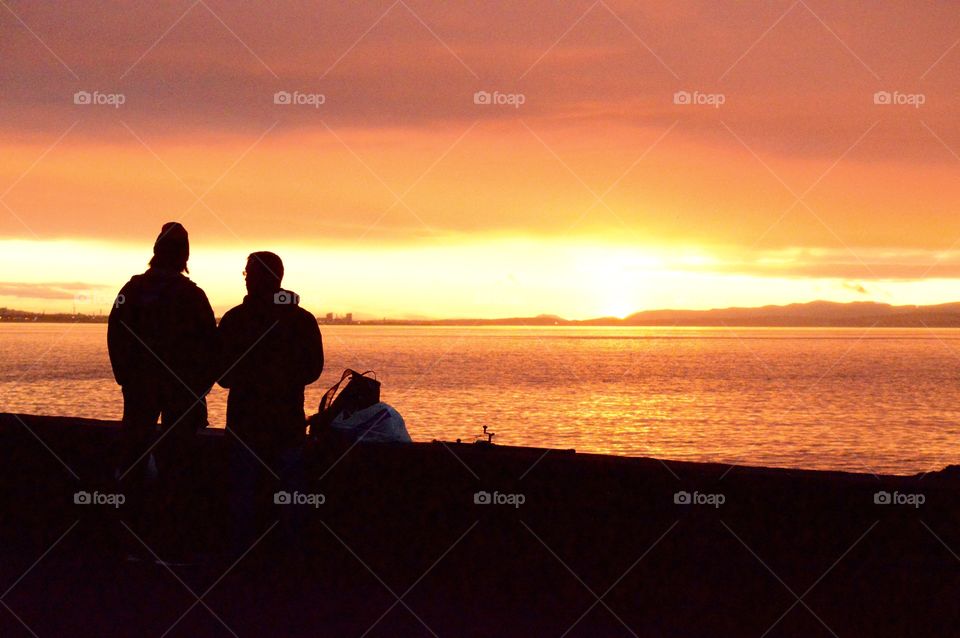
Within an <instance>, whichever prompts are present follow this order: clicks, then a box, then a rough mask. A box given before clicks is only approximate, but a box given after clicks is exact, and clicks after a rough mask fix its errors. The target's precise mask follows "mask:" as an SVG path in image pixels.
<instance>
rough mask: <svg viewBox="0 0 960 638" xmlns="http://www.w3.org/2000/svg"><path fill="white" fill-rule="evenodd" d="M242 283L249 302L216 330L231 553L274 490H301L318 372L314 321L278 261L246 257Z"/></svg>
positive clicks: (264, 255)
mask: <svg viewBox="0 0 960 638" xmlns="http://www.w3.org/2000/svg"><path fill="white" fill-rule="evenodd" d="M244 276H245V277H246V286H247V296H246V297H244V299H243V303H242V304H240V305H239V306H237V307H235V308H233V309H231V310H229V311H228V312H227V313H226V314H224V315H223V318H222V319H221V320H220V327H219V329H218V332H219V335H220V343H221V347H222V351H221V357H222V359H221V370H222V372H221V377H220V379H219V383H220V385H222V386H223V387H225V388H229V389H230V395H229V397H228V399H227V438H228V444H229V445H230V448H229V458H230V461H229V464H230V477H229V479H228V480H229V483H230V498H229V500H230V507H231V512H232V518H233V525H232V532H233V534H232V536H233V542H234V550H237V551H244V550H246V549H247V547H246V546H245V545H247V544H248V543H249V542H252V540H253V538H252V536H253V534H254V531H255V530H254V525H255V518H256V514H257V513H258V512H260V513H262V512H263V511H264V508H265V507H266V505H267V504H268V503H269V502H275V501H274V499H273V494H274V493H276V492H277V488H278V487H279V489H280V490H284V491H287V492H291V493H292V492H293V491H294V490H296V489H297V488H298V486H300V485H301V484H302V447H303V443H304V440H305V438H306V416H305V413H304V409H303V400H304V398H303V390H304V387H305V386H307V385H309V384H311V383H313V382H314V381H316V380H317V379H318V378H319V377H320V373H321V372H322V371H323V342H322V340H321V336H320V328H319V326H318V325H317V319H316V317H314V316H313V315H312V314H310V313H309V312H307V311H306V310H304V309H302V308H301V307H300V306H299V305H298V304H299V298H298V296H297V295H296V293H293V292H291V291H289V290H284V289H282V288H281V287H280V283H281V281H282V279H283V262H282V261H281V260H280V257H278V256H277V255H275V254H274V253H270V252H256V253H253V254H251V255H250V256H249V257H248V258H247V267H246V271H245V272H244ZM271 478H273V479H277V480H279V485H278V484H277V483H275V482H273V481H271ZM271 486H272V488H273V489H271ZM290 510H291V508H286V510H285V511H284V512H281V516H285V515H286V514H289V513H291V512H290ZM286 527H287V528H288V529H289V526H286Z"/></svg>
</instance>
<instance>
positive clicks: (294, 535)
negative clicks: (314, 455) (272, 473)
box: [274, 445, 319, 554]
mask: <svg viewBox="0 0 960 638" xmlns="http://www.w3.org/2000/svg"><path fill="white" fill-rule="evenodd" d="M276 471H277V475H278V476H279V477H280V481H279V485H280V491H281V492H284V493H286V494H289V495H291V498H292V497H293V495H295V494H301V495H306V496H307V497H308V498H309V497H314V498H319V495H315V494H309V495H307V494H306V492H307V480H306V471H305V467H304V450H303V446H302V445H298V446H295V447H290V448H286V449H284V450H282V451H281V452H280V453H279V454H278V455H277V463H276ZM274 502H275V503H276V502H277V501H276V500H275V501H274ZM277 506H278V507H279V509H280V511H279V520H280V535H281V537H282V539H283V547H284V549H285V550H287V551H289V552H291V553H293V554H296V553H299V552H300V551H302V549H303V542H304V539H303V534H304V530H305V523H306V517H307V514H308V508H310V507H312V505H310V504H296V503H292V502H291V503H288V504H280V503H278V504H277Z"/></svg>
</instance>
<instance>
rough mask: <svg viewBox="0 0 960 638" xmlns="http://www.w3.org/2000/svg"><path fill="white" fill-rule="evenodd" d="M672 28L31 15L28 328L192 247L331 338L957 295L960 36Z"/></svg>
mask: <svg viewBox="0 0 960 638" xmlns="http://www.w3.org/2000/svg"><path fill="white" fill-rule="evenodd" d="M661 4H662V3H652V2H651V3H635V2H630V3H628V2H612V1H611V2H606V1H600V2H591V1H590V0H587V1H584V2H559V3H555V2H527V3H514V2H490V3H477V4H476V5H473V6H470V7H461V6H459V5H456V3H444V2H420V1H416V0H402V1H401V0H398V1H397V2H393V3H391V2H389V1H388V2H377V3H359V4H354V3H350V4H349V5H346V4H345V5H343V6H336V5H325V6H322V7H318V6H314V5H313V4H312V3H302V2H272V3H269V4H265V5H264V6H259V5H251V4H249V3H243V4H242V5H238V4H237V3H228V2H223V1H215V0H202V1H200V2H196V3H192V2H190V1H189V0H188V1H186V2H183V3H171V4H170V5H165V6H163V7H152V8H148V7H139V6H133V5H127V4H126V3H124V4H122V5H120V4H114V3H105V4H98V5H95V6H90V5H89V4H87V3H79V2H77V3H74V2H66V3H56V5H55V6H54V5H52V4H51V5H48V4H46V3H28V2H13V1H10V0H4V2H3V3H0V56H2V60H3V63H2V65H0V139H2V148H3V153H2V154H0V305H4V306H11V307H17V308H26V309H34V310H41V309H46V310H50V311H54V310H63V309H69V308H71V307H73V305H74V303H75V300H77V299H79V301H80V305H79V306H78V308H77V309H78V310H86V311H91V310H95V309H100V308H106V307H107V306H105V305H104V304H105V303H106V302H107V301H108V300H109V298H110V295H112V294H113V292H114V291H115V290H116V289H117V288H119V286H120V285H121V284H122V283H123V282H124V281H125V280H126V278H127V277H128V276H129V275H130V274H133V273H134V272H137V271H140V270H142V269H143V268H144V266H145V262H146V261H147V259H148V258H149V256H150V246H151V245H152V242H153V238H154V237H155V235H156V233H157V232H158V230H159V227H160V225H161V224H162V223H163V222H165V221H168V220H171V219H178V220H180V221H182V222H183V223H184V225H185V226H186V227H187V228H188V230H189V231H190V233H191V239H192V245H193V259H192V261H191V276H192V278H193V279H194V280H195V281H197V282H198V283H199V284H200V285H201V286H202V287H203V288H205V289H206V290H207V292H208V294H209V296H210V297H211V301H212V302H213V303H214V305H215V307H217V309H218V310H221V311H222V310H223V309H226V308H228V307H230V306H231V305H233V304H234V303H236V302H237V301H238V300H239V298H240V296H241V295H242V292H243V288H242V278H241V277H240V272H241V271H242V269H243V259H244V256H245V255H246V254H247V253H248V252H250V251H253V250H265V249H266V250H275V251H276V252H278V253H280V254H281V256H283V257H284V258H285V260H286V261H287V272H288V279H287V281H286V282H285V283H287V284H288V285H289V286H290V287H292V288H294V289H297V290H298V291H299V292H300V293H301V295H302V296H303V303H304V305H305V306H307V307H308V308H310V309H311V310H314V311H315V312H317V313H322V312H327V311H334V312H347V311H353V312H355V313H359V314H365V315H370V316H384V315H386V316H434V317H436V316H477V317H490V316H504V315H516V314H522V315H529V314H538V313H554V314H560V315H564V316H567V317H590V316H597V315H605V314H615V315H623V314H626V313H629V312H632V311H634V310H640V309H647V308H656V307H687V308H703V307H714V306H727V305H761V304H766V303H789V302H793V301H807V300H811V299H815V298H824V299H834V300H839V301H844V300H864V299H872V300H876V301H884V302H889V303H937V302H943V301H954V300H957V299H960V294H958V293H957V291H958V290H960V285H958V284H960V282H958V281H956V279H957V278H960V243H958V240H960V216H958V215H956V214H955V212H956V211H955V207H956V204H957V202H958V201H960V181H958V175H960V172H958V171H960V155H958V153H960V118H958V117H957V115H958V108H957V97H956V96H957V88H958V80H960V46H957V43H958V40H960V26H957V25H958V24H960V21H958V20H957V17H958V13H960V9H957V8H956V7H954V6H951V5H950V4H949V3H937V4H925V5H923V6H920V5H916V6H915V5H914V4H912V3H911V4H910V5H904V6H900V5H897V6H877V3H867V2H864V3H859V4H854V3H842V6H838V5H837V3H828V2H824V1H813V0H811V1H801V2H789V1H787V2H709V3H708V2H697V3H693V2H680V3H670V6H669V7H664V6H660V5H661ZM78 91H85V92H88V93H90V94H91V95H93V98H92V100H96V99H97V98H98V97H99V98H100V99H101V100H104V101H106V102H107V103H103V104H75V100H74V94H75V93H76V92H78ZM278 91H285V92H288V93H290V94H295V93H300V94H302V95H308V96H313V95H322V96H323V98H322V104H311V103H305V104H276V103H275V102H274V95H275V93H276V92H278ZM477 91H486V92H488V93H491V94H493V93H494V92H499V94H503V95H504V96H521V97H519V98H517V97H502V99H503V100H504V101H505V102H506V103H502V104H482V103H481V104H477V103H476V102H475V93H476V92H477ZM678 91H680V92H684V91H685V92H687V93H689V94H690V95H691V96H692V97H691V101H698V100H699V101H701V102H704V103H700V104H683V103H676V101H677V100H675V94H676V93H677V92H678ZM878 91H884V92H887V93H889V94H890V96H891V99H890V101H891V102H895V103H893V104H884V103H879V104H878V103H876V101H875V93H876V92H878ZM95 92H96V94H95ZM114 95H120V96H122V97H121V98H119V100H122V104H120V105H118V106H117V105H115V102H117V101H118V99H117V98H114V97H111V96H114ZM294 99H296V98H294ZM303 99H304V100H305V101H307V102H309V101H310V100H311V99H313V98H303ZM884 99H885V98H884V97H880V98H879V100H880V102H883V101H884ZM318 101H319V100H317V99H313V102H318ZM679 101H680V102H682V101H683V99H682V97H681V98H679ZM518 102H521V103H519V104H518ZM718 102H722V103H720V104H717V103H718ZM896 102H900V103H896ZM78 295H79V297H78ZM89 299H92V300H94V301H93V302H88V301H87V300H89Z"/></svg>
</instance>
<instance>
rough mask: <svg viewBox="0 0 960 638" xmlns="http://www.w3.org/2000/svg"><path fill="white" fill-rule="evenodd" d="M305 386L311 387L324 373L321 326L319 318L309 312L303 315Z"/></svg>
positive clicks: (303, 370)
mask: <svg viewBox="0 0 960 638" xmlns="http://www.w3.org/2000/svg"><path fill="white" fill-rule="evenodd" d="M302 317H303V333H302V334H303V338H302V346H303V351H302V352H303V355H304V358H303V368H302V372H303V377H302V379H301V381H302V382H303V385H310V384H311V383H313V382H314V381H316V380H317V379H319V378H320V373H322V372H323V337H322V335H321V334H320V326H319V325H317V318H316V317H314V316H313V315H312V314H310V313H309V312H306V311H304V313H303V315H302Z"/></svg>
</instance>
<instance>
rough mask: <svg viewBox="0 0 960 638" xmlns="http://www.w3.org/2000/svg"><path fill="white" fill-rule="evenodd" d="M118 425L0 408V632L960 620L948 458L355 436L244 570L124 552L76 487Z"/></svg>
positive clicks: (215, 454)
mask: <svg viewBox="0 0 960 638" xmlns="http://www.w3.org/2000/svg"><path fill="white" fill-rule="evenodd" d="M116 436H117V424H116V423H114V422H106V421H92V420H82V419H70V418H56V417H37V416H26V415H19V416H18V415H6V414H4V415H0V446H2V450H3V452H2V454H3V457H2V464H0V499H2V501H0V502H2V508H0V541H2V551H0V579H2V580H0V584H2V587H0V592H2V591H4V590H6V591H7V593H6V594H3V596H2V598H0V600H2V602H3V604H4V606H5V607H6V609H4V608H2V607H0V635H2V636H19V635H24V636H30V635H31V633H30V632H33V633H35V634H36V635H38V636H60V635H71V636H79V635H84V636H85V635H91V636H114V635H124V636H125V635H130V636H141V635H161V634H163V633H164V632H165V631H167V630H168V629H170V627H171V626H172V627H173V628H172V629H170V631H169V633H168V634H167V635H168V636H178V635H182V636H198V635H217V636H229V635H231V633H233V634H236V635H240V636H247V635H250V636H253V635H297V636H300V635H303V636H316V635H356V636H359V635H363V634H364V632H367V631H368V629H369V630H370V631H369V633H367V634H366V635H369V636H408V635H409V636H418V635H426V636H429V635H437V636H513V635H517V636H547V635H552V636H561V635H567V636H608V635H609V636H630V635H636V636H738V637H739V636H764V635H766V636H830V635H836V636H957V635H960V624H958V623H960V614H958V611H957V607H958V605H957V601H958V600H960V558H958V555H960V507H958V506H960V498H958V496H960V494H958V487H960V472H958V471H957V468H955V467H952V468H948V469H947V470H944V471H942V472H937V473H933V474H927V475H918V476H912V477H892V476H873V475H870V474H848V473H840V472H817V471H796V470H778V469H764V468H746V467H731V466H726V465H716V464H695V463H682V462H672V461H669V462H661V461H659V460H656V459H644V458H637V459H634V458H619V457H607V456H599V455H586V454H574V453H571V452H564V451H556V450H551V451H548V450H543V449H531V448H505V447H499V446H485V445H474V444H460V445H458V444H442V443H421V444H412V445H401V446H372V445H360V446H356V447H355V448H353V449H352V450H349V451H346V450H327V451H324V452H322V453H320V454H319V455H318V458H317V459H315V461H314V462H313V463H312V465H311V469H310V475H311V477H312V482H311V485H310V487H309V490H308V492H310V493H315V494H322V495H323V499H324V502H323V504H322V505H318V506H317V507H316V508H311V509H310V520H309V521H308V525H307V527H306V530H305V533H304V536H305V538H306V540H307V543H306V545H307V550H308V551H307V556H306V557H305V558H304V559H302V560H298V563H297V564H296V565H291V564H290V563H289V561H288V560H285V559H284V557H283V555H284V552H283V551H282V550H283V543H282V542H281V541H280V537H279V536H278V532H277V528H270V526H269V524H270V523H271V521H267V524H266V525H265V526H264V531H265V532H266V535H265V536H264V540H263V542H262V543H260V544H258V545H257V546H256V547H255V548H254V549H253V550H252V551H251V552H250V553H249V554H248V555H247V556H246V557H244V558H243V559H242V560H241V561H240V562H239V563H237V564H236V565H234V566H231V564H230V563H231V562H232V561H230V562H227V563H226V564H211V565H205V566H202V567H198V568H184V569H177V570H174V572H173V573H171V572H170V571H168V570H166V569H165V568H163V567H161V566H155V565H152V564H130V563H127V562H125V561H124V560H122V557H121V556H120V555H121V554H122V548H123V547H125V546H127V545H129V544H131V543H135V542H136V541H135V539H134V538H133V532H132V531H131V530H129V529H128V528H127V526H126V525H127V523H128V521H127V520H126V519H125V518H124V507H123V506H120V507H111V506H108V505H100V506H97V505H92V504H87V505H84V504H77V503H75V502H74V501H75V494H76V493H78V492H81V491H82V492H88V493H94V492H100V493H110V492H112V491H116V489H117V488H116V484H115V483H114V482H113V480H112V478H111V476H112V468H111V464H110V463H109V462H108V459H109V458H110V450H112V449H113V447H114V446H115V443H116ZM198 446H199V453H200V454H201V456H202V458H203V459H204V463H203V468H204V469H203V473H202V475H201V476H199V477H198V478H197V481H196V483H197V485H196V489H197V493H198V495H199V498H200V500H201V502H202V503H203V508H202V511H201V512H200V514H199V515H198V516H197V517H196V520H195V521H191V524H192V525H194V526H195V528H196V534H197V538H198V540H199V542H201V544H203V545H205V546H206V547H208V549H209V551H211V552H213V553H215V552H216V551H217V550H218V549H219V548H220V547H221V546H222V544H223V542H222V539H223V538H224V534H225V531H226V525H227V519H226V515H225V507H224V498H223V494H224V489H225V479H226V474H225V472H224V458H223V447H224V435H223V433H222V432H219V431H213V432H205V433H204V434H202V435H201V436H200V437H199V441H198ZM344 452H345V453H344ZM478 492H485V493H489V495H490V500H491V501H497V500H499V501H501V502H500V503H497V502H492V503H483V502H481V503H476V502H475V501H476V500H477V499H478V498H479V499H480V500H481V501H483V500H486V497H484V496H482V495H481V496H480V497H477V496H476V495H477V493H478ZM878 493H879V494H880V496H879V497H878V496H877V494H878ZM884 494H886V495H889V500H890V501H891V502H890V503H885V502H883V501H885V500H888V499H887V498H886V497H885V496H884ZM688 500H689V501H690V502H689V503H687V502H685V501H688ZM877 500H879V501H881V502H880V503H878V502H876V501H877ZM521 501H522V502H521ZM677 501H680V502H677ZM268 529H269V530H270V531H266V530H268ZM38 559H39V560H38ZM8 588H9V589H8ZM198 597H200V598H202V601H201V602H199V603H198V602H197V598H198ZM398 599H399V601H398ZM188 609H189V611H188ZM185 612H186V613H185ZM371 627H372V629H370V628H371Z"/></svg>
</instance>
